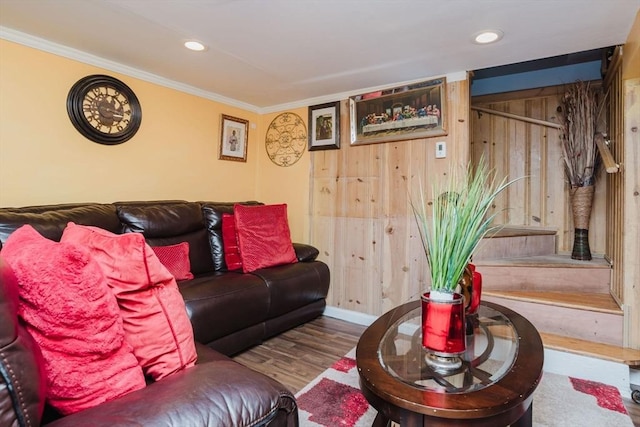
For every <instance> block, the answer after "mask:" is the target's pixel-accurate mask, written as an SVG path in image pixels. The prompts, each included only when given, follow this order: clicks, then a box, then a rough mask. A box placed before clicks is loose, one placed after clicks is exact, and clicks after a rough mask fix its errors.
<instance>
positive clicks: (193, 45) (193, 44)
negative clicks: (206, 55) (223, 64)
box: [184, 40, 207, 52]
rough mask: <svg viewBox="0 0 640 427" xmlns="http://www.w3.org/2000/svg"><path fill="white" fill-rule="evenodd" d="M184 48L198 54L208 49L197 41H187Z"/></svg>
mask: <svg viewBox="0 0 640 427" xmlns="http://www.w3.org/2000/svg"><path fill="white" fill-rule="evenodd" d="M184 47H186V48H187V49H189V50H195V51H196V52H202V51H203V50H205V49H206V48H207V47H206V46H205V45H203V44H202V43H200V42H199V41H196V40H187V41H186V42H184Z"/></svg>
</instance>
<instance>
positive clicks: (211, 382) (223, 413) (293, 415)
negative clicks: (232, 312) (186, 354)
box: [48, 358, 298, 427]
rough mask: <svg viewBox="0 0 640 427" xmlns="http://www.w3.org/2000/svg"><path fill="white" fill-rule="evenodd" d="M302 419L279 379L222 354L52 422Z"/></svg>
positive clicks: (288, 422)
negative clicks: (222, 356) (299, 417)
mask: <svg viewBox="0 0 640 427" xmlns="http://www.w3.org/2000/svg"><path fill="white" fill-rule="evenodd" d="M267 424H268V425H269V426H286V427H294V426H297V425H298V410H297V405H296V401H295V398H294V396H293V395H292V394H291V392H289V391H288V390H287V389H285V388H284V386H282V385H281V384H280V383H278V382H276V381H274V380H272V379H271V378H269V377H267V376H265V375H262V374H259V373H257V372H255V371H253V370H251V369H249V368H246V367H244V366H242V365H240V364H239V363H237V362H234V361H233V360H230V359H226V358H221V359H219V360H214V361H211V362H207V363H203V364H197V365H196V366H194V367H192V368H189V369H186V370H184V371H182V372H178V373H176V374H174V375H172V376H170V377H167V378H165V379H162V380H160V381H158V382H155V383H153V384H150V385H148V386H147V387H145V388H143V389H141V390H137V391H134V392H132V393H129V394H127V395H125V396H122V397H120V398H117V399H114V400H112V401H109V402H105V403H103V404H101V405H99V406H96V407H94V408H90V409H87V410H84V411H81V412H77V413H75V414H72V415H69V416H66V417H64V418H61V419H59V420H56V421H54V422H53V423H51V424H48V426H52V427H63V426H79V425H86V426H88V425H90V426H95V427H99V426H104V427H107V426H108V427H112V426H116V425H117V426H169V425H172V426H190V425H191V426H195V425H201V426H205V425H208V426H249V425H251V426H253V425H267Z"/></svg>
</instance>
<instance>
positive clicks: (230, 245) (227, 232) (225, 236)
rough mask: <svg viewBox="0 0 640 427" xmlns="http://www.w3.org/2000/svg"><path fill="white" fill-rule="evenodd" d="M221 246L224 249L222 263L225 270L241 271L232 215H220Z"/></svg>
mask: <svg viewBox="0 0 640 427" xmlns="http://www.w3.org/2000/svg"><path fill="white" fill-rule="evenodd" d="M222 245H223V247H224V248H223V250H224V262H225V263H226V264H227V270H230V271H233V270H240V269H242V258H241V257H240V246H239V245H238V233H237V232H236V223H235V219H234V217H233V215H232V214H227V213H223V214H222Z"/></svg>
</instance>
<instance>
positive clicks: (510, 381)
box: [356, 301, 544, 427]
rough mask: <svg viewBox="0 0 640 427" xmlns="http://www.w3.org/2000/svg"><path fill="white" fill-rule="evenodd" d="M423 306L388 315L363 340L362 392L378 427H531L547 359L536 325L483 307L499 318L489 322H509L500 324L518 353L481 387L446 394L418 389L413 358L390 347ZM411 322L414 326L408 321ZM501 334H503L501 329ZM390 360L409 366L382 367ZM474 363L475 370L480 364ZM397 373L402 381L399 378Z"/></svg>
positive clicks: (360, 361)
mask: <svg viewBox="0 0 640 427" xmlns="http://www.w3.org/2000/svg"><path fill="white" fill-rule="evenodd" d="M418 303H419V301H414V302H410V303H407V304H404V305H402V306H400V307H397V308H395V309H393V310H391V311H389V312H388V313H386V314H384V315H383V316H381V317H380V318H379V319H378V320H376V321H375V322H374V323H373V324H372V325H371V326H369V328H367V330H366V331H365V332H364V333H363V334H362V336H361V338H360V341H359V342H358V347H357V349H356V363H357V366H358V373H359V375H360V389H361V390H362V393H363V395H364V396H365V398H366V399H367V401H368V402H369V403H370V404H371V406H373V407H374V408H375V409H376V410H377V411H378V416H377V417H376V419H375V421H374V423H373V426H376V427H382V426H390V425H391V422H392V421H393V422H396V423H398V424H400V425H401V426H402V427H414V426H415V427H417V426H430V427H432V426H435V427H451V426H480V427H499V426H508V425H511V426H518V427H520V426H523V427H524V426H526V427H530V426H531V425H532V418H533V417H532V415H533V405H532V403H533V391H534V390H535V389H536V387H537V385H538V383H539V381H540V378H541V376H542V366H543V360H544V351H543V347H542V340H541V339H540V335H539V334H538V331H536V329H535V328H534V327H533V325H531V323H530V322H529V321H527V320H526V319H525V318H523V317H522V316H520V315H519V314H517V313H515V312H513V311H511V310H509V309H507V308H505V307H502V306H499V305H497V304H492V303H483V305H485V306H486V307H487V308H486V309H485V311H487V312H491V313H494V314H495V317H494V318H490V319H487V320H485V321H488V322H489V323H491V322H494V324H495V323H496V322H497V320H495V319H497V318H498V317H502V318H503V319H504V321H503V322H504V323H500V324H504V325H505V326H506V327H507V328H509V330H510V331H512V336H513V341H512V342H513V345H516V346H517V350H516V351H515V353H514V354H512V355H511V356H510V357H512V359H511V362H510V365H507V366H506V368H508V369H506V371H505V372H504V373H503V374H501V375H500V376H497V377H495V378H494V379H492V380H491V381H487V382H486V383H485V384H484V385H483V386H482V387H480V388H478V387H475V388H474V387H472V388H470V389H469V390H466V389H464V390H462V391H459V392H445V391H442V390H436V389H433V388H432V387H423V386H420V385H417V384H421V383H420V382H418V383H417V384H413V382H412V381H415V378H414V377H415V375H416V371H415V369H412V367H413V366H415V365H411V363H413V362H411V361H410V360H415V359H411V358H410V357H407V356H400V355H396V354H395V352H394V350H393V347H394V345H393V344H390V343H393V342H395V339H396V338H395V337H396V335H397V334H398V332H397V330H398V329H403V326H406V324H403V322H406V321H407V319H409V320H412V319H415V316H417V315H419V309H418V307H419V305H418ZM411 324H415V323H413V322H409V325H411ZM405 329H406V328H405ZM498 332H502V330H501V329H499V328H498ZM501 338H504V337H502V336H501ZM411 345H414V346H415V344H411ZM496 357H498V360H499V358H500V357H502V355H501V354H496ZM385 358H388V363H393V362H395V361H397V360H398V358H400V360H401V361H402V363H405V364H401V365H399V366H398V367H397V368H398V369H397V370H396V369H395V367H396V365H391V366H393V367H394V369H393V372H390V371H387V369H386V368H385V367H384V366H383V364H382V363H381V360H383V361H385V363H387V361H386V360H385ZM407 360H409V362H406V361H407ZM469 363H471V365H472V366H474V367H475V366H476V365H475V363H476V362H475V361H474V362H469ZM478 363H480V362H478ZM472 369H475V368H472ZM418 372H419V370H418ZM398 375H402V376H403V377H402V378H398V377H397V376H398ZM409 377H410V378H411V379H409ZM485 378H486V377H485ZM407 381H409V382H408V383H407Z"/></svg>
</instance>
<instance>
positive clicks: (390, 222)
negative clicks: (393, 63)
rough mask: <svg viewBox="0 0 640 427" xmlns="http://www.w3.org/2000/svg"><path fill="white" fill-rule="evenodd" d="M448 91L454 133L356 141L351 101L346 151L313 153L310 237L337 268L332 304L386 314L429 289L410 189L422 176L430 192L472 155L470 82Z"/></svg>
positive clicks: (344, 109)
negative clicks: (443, 152)
mask: <svg viewBox="0 0 640 427" xmlns="http://www.w3.org/2000/svg"><path fill="white" fill-rule="evenodd" d="M446 96H447V100H446V101H447V102H446V105H447V108H448V111H447V115H446V117H445V120H446V129H447V130H448V135H447V136H442V137H433V138H422V139H413V140H406V141H397V142H386V143H379V144H371V145H355V146H352V145H350V143H349V135H350V132H349V114H348V103H347V100H344V101H342V102H341V114H340V119H341V132H340V134H341V142H340V149H338V150H325V151H313V152H312V153H311V163H312V166H311V168H312V169H311V187H312V188H311V197H310V210H309V211H310V216H311V217H310V221H309V223H310V224H311V225H310V229H311V230H310V231H311V236H310V242H311V244H313V245H314V246H316V247H317V248H318V249H319V250H320V256H319V259H321V260H322V261H324V262H326V263H327V264H328V265H329V268H330V270H331V286H330V289H329V295H328V298H327V304H329V305H331V306H334V307H339V308H343V309H347V310H353V311H357V312H362V313H366V314H372V315H381V314H383V313H384V312H386V311H388V310H390V309H391V308H393V307H396V306H398V305H399V304H402V303H404V302H407V301H410V300H415V299H417V298H419V296H420V294H421V293H422V292H425V291H426V290H427V289H428V287H429V284H430V281H429V274H428V267H427V263H426V258H425V255H424V251H423V249H422V243H421V240H420V237H419V234H418V231H417V227H416V222H415V219H414V217H413V214H412V211H411V207H410V203H409V194H410V192H411V193H414V191H416V190H417V189H418V188H419V185H420V184H419V183H420V182H422V184H423V185H424V187H425V190H426V191H427V197H430V194H428V193H429V191H428V189H429V182H430V180H432V179H433V178H434V177H436V176H441V175H443V174H445V173H446V172H447V171H448V170H449V164H450V163H451V162H459V163H461V164H466V163H467V162H468V159H469V144H468V141H469V81H468V80H463V81H457V82H449V83H447V86H446ZM439 141H445V142H446V143H447V158H446V159H436V158H435V144H436V142H439ZM414 197H415V195H414Z"/></svg>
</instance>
